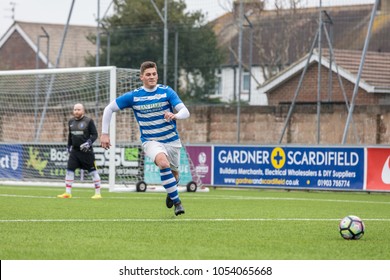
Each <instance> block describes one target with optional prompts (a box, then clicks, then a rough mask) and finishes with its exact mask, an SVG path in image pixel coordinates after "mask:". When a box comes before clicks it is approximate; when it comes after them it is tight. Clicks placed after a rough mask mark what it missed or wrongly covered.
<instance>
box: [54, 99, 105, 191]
mask: <svg viewBox="0 0 390 280" xmlns="http://www.w3.org/2000/svg"><path fill="white" fill-rule="evenodd" d="M73 116H74V117H73V118H72V119H70V120H69V123H68V128H69V133H68V146H67V148H68V152H69V159H68V165H67V168H66V175H65V186H66V188H65V189H66V192H65V193H63V194H61V195H58V196H57V197H59V198H72V185H73V182H74V174H75V170H76V169H78V168H79V169H80V170H87V171H88V173H89V174H90V175H91V177H92V179H93V183H94V185H95V195H94V196H92V199H100V198H102V196H101V194H100V175H99V173H98V172H97V170H96V165H95V154H94V152H93V148H92V143H93V142H94V141H95V140H96V139H97V137H98V133H97V129H96V126H95V123H94V122H93V120H92V119H91V118H88V117H87V116H85V109H84V106H83V104H80V103H78V104H75V105H74V107H73ZM80 172H82V171H80Z"/></svg>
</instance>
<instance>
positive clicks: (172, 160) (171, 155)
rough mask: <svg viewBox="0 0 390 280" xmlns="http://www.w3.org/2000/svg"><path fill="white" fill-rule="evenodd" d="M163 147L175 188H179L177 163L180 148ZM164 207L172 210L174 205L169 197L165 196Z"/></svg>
mask: <svg viewBox="0 0 390 280" xmlns="http://www.w3.org/2000/svg"><path fill="white" fill-rule="evenodd" d="M164 147H165V149H166V150H167V153H168V160H169V164H170V167H171V171H172V174H173V176H174V177H175V179H176V185H177V187H179V181H180V178H179V163H180V149H181V148H180V147H176V146H171V145H164ZM165 205H166V206H167V207H168V208H172V207H173V205H174V203H173V201H172V199H171V198H170V197H169V195H167V197H166V199H165Z"/></svg>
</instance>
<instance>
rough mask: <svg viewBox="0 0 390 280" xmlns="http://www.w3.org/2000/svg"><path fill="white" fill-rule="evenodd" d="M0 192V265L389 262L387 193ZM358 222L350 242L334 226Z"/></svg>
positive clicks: (389, 198)
mask: <svg viewBox="0 0 390 280" xmlns="http://www.w3.org/2000/svg"><path fill="white" fill-rule="evenodd" d="M63 191H64V188H49V187H25V186H24V187H22V186H0V232H1V234H0V244H1V250H0V259H2V260H389V259H390V194H388V193H371V194H368V193H360V192H319V191H310V192H309V191H283V190H264V189H263V190H259V189H255V190H254V189H251V190H249V189H244V190H232V189H210V192H207V193H187V192H185V193H181V198H182V201H183V205H184V207H185V209H186V213H185V215H181V216H178V217H176V216H175V215H174V214H173V209H167V208H166V207H165V194H164V193H153V192H146V193H135V192H132V193H110V192H108V190H106V189H103V190H102V195H103V199H101V200H92V199H91V198H90V197H91V196H92V195H93V193H94V191H93V189H92V188H91V189H86V188H74V190H73V198H72V199H60V198H56V195H57V194H61V193H62V192H63ZM346 215H356V216H359V217H360V218H362V219H363V221H364V223H365V225H366V232H365V234H364V236H363V237H362V239H360V240H350V241H349V240H344V239H343V238H342V237H341V236H340V234H339V232H338V223H339V221H340V219H341V218H343V217H344V216H346Z"/></svg>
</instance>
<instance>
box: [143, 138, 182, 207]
mask: <svg viewBox="0 0 390 280" xmlns="http://www.w3.org/2000/svg"><path fill="white" fill-rule="evenodd" d="M143 148H144V151H145V154H146V155H147V156H148V157H150V158H151V159H153V160H154V163H155V164H156V165H157V166H158V168H159V169H160V176H161V182H162V185H163V187H164V188H165V190H166V192H167V193H168V195H169V197H170V199H171V200H172V201H173V204H174V205H175V214H176V215H180V214H183V213H184V208H183V206H182V205H181V201H180V198H179V192H178V189H177V182H176V179H175V177H174V175H173V173H172V170H171V166H170V162H169V160H168V156H167V155H168V152H167V150H166V148H165V147H164V145H162V144H161V143H158V142H155V141H148V142H145V143H144V144H143ZM167 206H168V205H167ZM177 209H178V210H177Z"/></svg>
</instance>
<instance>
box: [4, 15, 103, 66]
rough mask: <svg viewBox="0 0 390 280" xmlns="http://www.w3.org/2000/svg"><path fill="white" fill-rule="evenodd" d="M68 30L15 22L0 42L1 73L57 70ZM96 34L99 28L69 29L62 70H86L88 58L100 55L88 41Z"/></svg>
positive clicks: (43, 24)
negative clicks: (67, 68) (69, 68)
mask: <svg viewBox="0 0 390 280" xmlns="http://www.w3.org/2000/svg"><path fill="white" fill-rule="evenodd" d="M64 30H65V25H62V24H47V23H32V22H21V21H15V22H14V24H13V25H12V26H11V27H10V28H9V29H8V30H7V31H6V33H5V34H4V35H3V36H2V37H1V38H0V70H19V69H37V68H47V67H53V66H54V65H55V64H56V60H57V56H58V52H59V50H60V46H61V42H62V37H63V33H64ZM95 33H96V27H92V26H79V25H69V28H68V31H67V36H66V39H65V43H64V46H63V50H62V54H61V58H60V60H59V65H58V67H60V68H65V67H82V66H85V65H86V64H85V57H86V56H87V55H88V54H91V55H95V54H96V46H95V45H94V44H92V43H91V42H90V41H89V40H88V39H87V36H88V35H90V34H95ZM37 53H38V54H39V55H38V56H37Z"/></svg>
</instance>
